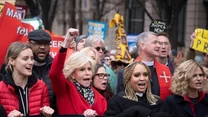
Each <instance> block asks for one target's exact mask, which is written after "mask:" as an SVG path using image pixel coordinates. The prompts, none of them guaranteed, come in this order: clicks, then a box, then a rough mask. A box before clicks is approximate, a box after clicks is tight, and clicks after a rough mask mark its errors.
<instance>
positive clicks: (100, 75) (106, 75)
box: [95, 73, 110, 79]
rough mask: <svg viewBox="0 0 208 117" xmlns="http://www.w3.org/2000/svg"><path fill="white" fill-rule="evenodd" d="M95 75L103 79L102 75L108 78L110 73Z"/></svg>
mask: <svg viewBox="0 0 208 117" xmlns="http://www.w3.org/2000/svg"><path fill="white" fill-rule="evenodd" d="M95 76H98V77H99V78H100V79H103V78H104V77H107V78H109V77H110V74H104V73H98V74H95Z"/></svg>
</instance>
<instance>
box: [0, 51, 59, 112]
mask: <svg viewBox="0 0 208 117" xmlns="http://www.w3.org/2000/svg"><path fill="white" fill-rule="evenodd" d="M52 61H53V58H52V57H51V56H50V55H48V57H47V59H46V64H45V65H44V66H45V67H44V69H41V70H42V71H40V66H37V65H33V70H32V71H33V74H34V75H35V77H36V78H38V79H39V80H42V81H43V82H45V83H46V85H47V86H48V92H49V99H50V107H52V108H53V109H55V110H56V97H55V94H54V92H53V89H52V84H51V79H50V78H49V76H48V74H49V71H50V68H51V64H52ZM5 67H6V64H5V63H4V64H2V66H1V69H0V73H1V74H3V75H5V74H6V73H7V72H6V70H5ZM0 81H1V76H0Z"/></svg>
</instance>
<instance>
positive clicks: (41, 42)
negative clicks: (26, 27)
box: [28, 30, 56, 109]
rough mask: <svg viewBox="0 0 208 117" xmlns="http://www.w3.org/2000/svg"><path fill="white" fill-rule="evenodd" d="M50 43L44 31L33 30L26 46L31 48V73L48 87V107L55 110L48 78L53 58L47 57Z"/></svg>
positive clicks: (49, 38) (48, 36) (53, 96)
mask: <svg viewBox="0 0 208 117" xmlns="http://www.w3.org/2000/svg"><path fill="white" fill-rule="evenodd" d="M50 42H51V37H50V35H49V34H48V33H47V32H45V31H44V30H34V31H31V32H30V33H29V34H28V44H29V45H30V46H31V48H32V51H33V55H34V60H35V62H34V66H33V73H34V74H35V75H36V76H37V78H39V79H40V80H42V81H43V82H45V83H46V85H47V86H48V91H49V98H50V106H51V107H52V108H53V109H55V107H56V101H55V94H54V93H53V90H52V84H51V81H50V78H49V77H48V73H49V70H50V68H51V64H52V61H53V58H52V57H51V56H50V55H49V52H50Z"/></svg>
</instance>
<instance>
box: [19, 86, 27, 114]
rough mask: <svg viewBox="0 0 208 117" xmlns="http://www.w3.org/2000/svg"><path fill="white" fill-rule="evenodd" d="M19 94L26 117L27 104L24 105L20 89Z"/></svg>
mask: <svg viewBox="0 0 208 117" xmlns="http://www.w3.org/2000/svg"><path fill="white" fill-rule="evenodd" d="M19 93H20V99H21V103H22V107H23V111H24V116H26V110H25V104H24V101H23V98H22V93H21V91H20V89H19Z"/></svg>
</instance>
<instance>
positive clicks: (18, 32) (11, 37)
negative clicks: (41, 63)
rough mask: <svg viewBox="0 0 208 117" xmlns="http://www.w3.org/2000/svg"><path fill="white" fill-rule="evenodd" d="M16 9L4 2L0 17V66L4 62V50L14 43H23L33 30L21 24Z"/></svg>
mask: <svg viewBox="0 0 208 117" xmlns="http://www.w3.org/2000/svg"><path fill="white" fill-rule="evenodd" d="M20 19H21V17H20V16H19V15H18V12H17V10H16V7H15V6H14V5H12V4H10V3H8V2H5V5H4V8H3V11H2V15H1V17H0V39H1V43H0V47H1V49H0V51H1V53H0V65H1V64H2V63H3V62H4V58H5V55H6V50H7V48H8V47H9V45H10V44H11V43H12V42H14V41H22V42H25V41H26V40H27V35H28V33H29V32H30V31H32V30H33V27H32V26H30V25H28V24H25V23H22V22H21V20H20Z"/></svg>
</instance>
